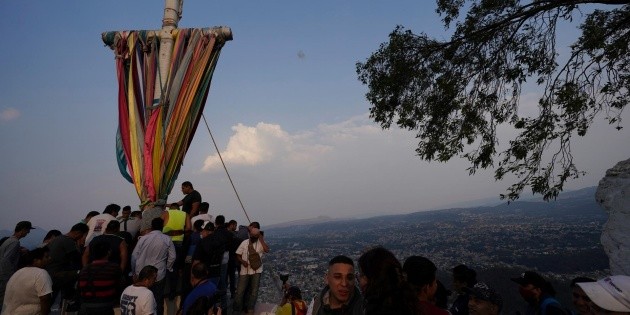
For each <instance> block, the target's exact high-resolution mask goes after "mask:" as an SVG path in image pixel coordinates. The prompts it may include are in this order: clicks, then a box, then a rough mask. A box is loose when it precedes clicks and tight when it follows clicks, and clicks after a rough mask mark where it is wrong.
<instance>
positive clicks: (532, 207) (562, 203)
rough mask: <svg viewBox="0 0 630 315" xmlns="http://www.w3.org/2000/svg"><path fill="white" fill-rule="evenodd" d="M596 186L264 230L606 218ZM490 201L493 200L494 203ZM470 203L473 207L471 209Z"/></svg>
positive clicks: (302, 222)
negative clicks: (466, 214) (475, 217)
mask: <svg viewBox="0 0 630 315" xmlns="http://www.w3.org/2000/svg"><path fill="white" fill-rule="evenodd" d="M596 190H597V187H595V186H593V187H587V188H583V189H579V190H573V191H566V192H563V193H561V194H560V195H559V196H558V198H557V199H556V200H551V201H548V202H546V201H542V200H541V198H540V197H532V198H522V199H519V200H516V201H513V202H510V203H508V202H507V201H498V202H497V201H496V199H492V198H487V199H479V200H477V201H473V202H462V203H459V204H461V205H466V206H465V207H456V206H452V207H450V208H442V209H437V210H425V211H417V212H413V213H409V214H388V215H382V216H375V217H370V218H363V219H334V218H330V217H326V216H319V217H317V218H312V219H304V220H295V221H290V222H284V223H279V224H273V225H269V226H267V227H266V229H267V230H275V229H281V230H283V232H300V231H305V230H310V229H311V228H313V227H315V226H319V225H321V224H326V225H329V226H331V225H332V226H336V225H341V226H343V225H346V224H348V223H349V222H353V223H358V222H362V223H365V224H368V225H370V226H372V225H378V224H382V223H385V222H387V223H391V222H392V221H393V222H408V221H409V220H410V219H414V218H418V217H422V218H423V219H430V218H435V219H439V220H444V219H447V218H448V217H449V215H450V216H451V217H452V218H455V217H456V216H457V215H458V214H459V213H461V212H462V211H472V212H474V213H477V214H482V213H488V214H490V213H501V214H503V215H506V214H510V213H512V214H516V213H522V212H527V214H528V215H536V216H552V217H557V216H566V215H569V217H567V218H566V219H570V218H571V216H575V215H589V216H590V215H595V216H600V218H604V219H605V218H606V217H607V215H606V213H605V212H604V211H603V209H601V208H600V207H599V205H598V204H597V203H596V201H595V191H596ZM492 200H495V201H494V202H493V201H492ZM472 204H476V205H475V206H472Z"/></svg>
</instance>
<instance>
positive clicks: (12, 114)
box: [0, 107, 20, 121]
mask: <svg viewBox="0 0 630 315" xmlns="http://www.w3.org/2000/svg"><path fill="white" fill-rule="evenodd" d="M19 117H20V111H19V110H17V109H15V108H11V107H8V108H5V109H3V110H2V111H1V112H0V121H12V120H16V119H18V118H19Z"/></svg>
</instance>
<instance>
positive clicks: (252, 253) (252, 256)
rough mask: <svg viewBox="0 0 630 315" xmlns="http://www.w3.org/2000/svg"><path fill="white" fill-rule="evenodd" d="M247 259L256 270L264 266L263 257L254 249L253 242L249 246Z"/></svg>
mask: <svg viewBox="0 0 630 315" xmlns="http://www.w3.org/2000/svg"><path fill="white" fill-rule="evenodd" d="M247 260H248V261H249V266H250V267H251V268H252V269H254V270H257V269H258V268H260V267H261V266H262V259H261V258H260V254H258V252H257V251H256V250H255V249H254V246H252V243H251V242H250V243H249V246H248V247H247Z"/></svg>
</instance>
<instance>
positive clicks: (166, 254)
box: [131, 218, 175, 315]
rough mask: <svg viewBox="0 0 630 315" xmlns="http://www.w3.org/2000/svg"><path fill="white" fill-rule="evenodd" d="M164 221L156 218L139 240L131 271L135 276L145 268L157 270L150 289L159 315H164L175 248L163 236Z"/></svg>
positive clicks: (134, 251)
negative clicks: (165, 293)
mask: <svg viewBox="0 0 630 315" xmlns="http://www.w3.org/2000/svg"><path fill="white" fill-rule="evenodd" d="M163 228H164V220H162V218H155V219H153V221H151V231H150V232H149V233H147V234H145V235H144V236H142V237H141V238H140V240H138V244H136V248H135V249H134V250H133V253H132V254H131V270H132V272H133V274H134V278H135V276H139V274H138V273H139V271H140V270H142V268H144V267H145V266H154V267H156V268H157V270H158V271H157V278H156V280H157V281H156V282H155V283H154V284H153V285H152V286H151V287H150V289H151V292H153V296H154V298H155V302H156V303H157V313H156V314H157V315H162V314H163V313H164V284H165V282H166V281H165V278H166V272H167V271H173V263H175V246H174V245H173V242H172V241H171V238H170V237H168V236H167V235H164V234H162V229H163Z"/></svg>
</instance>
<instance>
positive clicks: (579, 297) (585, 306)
mask: <svg viewBox="0 0 630 315" xmlns="http://www.w3.org/2000/svg"><path fill="white" fill-rule="evenodd" d="M571 300H572V301H573V305H574V306H575V309H576V310H577V311H578V314H579V315H588V314H590V312H591V310H590V307H589V305H590V304H591V299H589V298H588V296H587V295H586V293H584V290H582V288H580V286H578V285H576V286H574V287H573V289H572V292H571Z"/></svg>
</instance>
